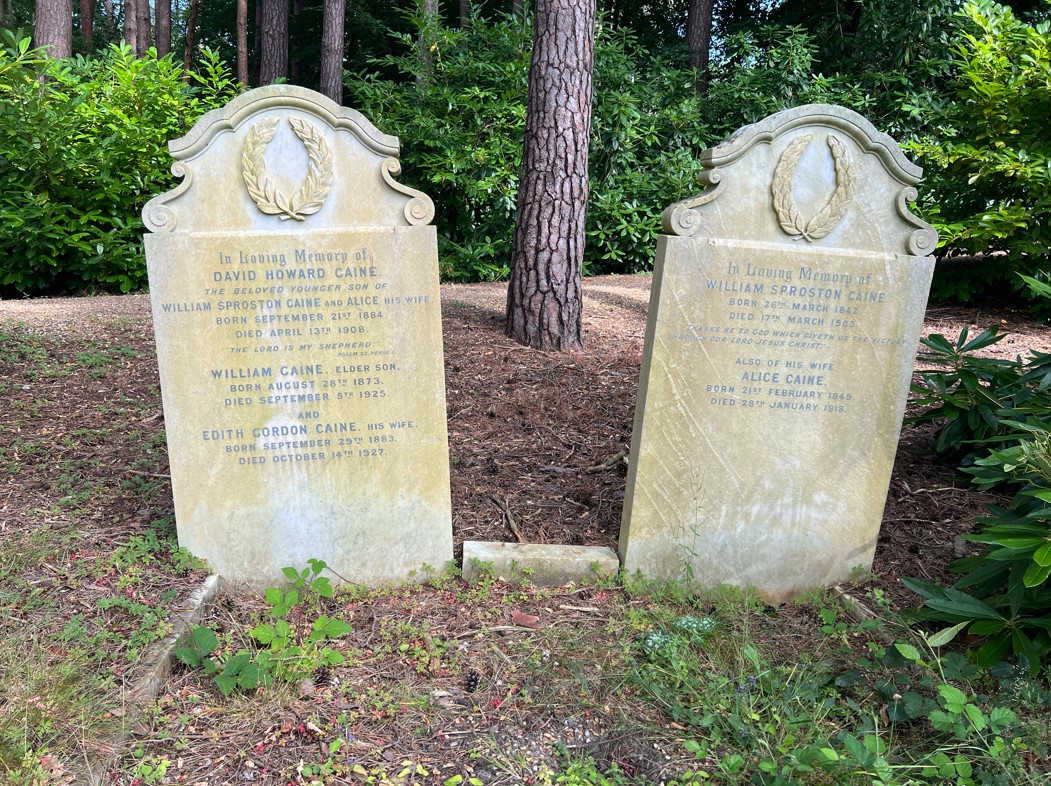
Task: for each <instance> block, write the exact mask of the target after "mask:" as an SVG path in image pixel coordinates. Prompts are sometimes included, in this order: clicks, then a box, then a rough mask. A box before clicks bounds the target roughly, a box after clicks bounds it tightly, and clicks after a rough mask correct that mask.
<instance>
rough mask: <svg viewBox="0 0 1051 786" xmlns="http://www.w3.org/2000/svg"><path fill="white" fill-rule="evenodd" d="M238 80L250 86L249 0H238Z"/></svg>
mask: <svg viewBox="0 0 1051 786" xmlns="http://www.w3.org/2000/svg"><path fill="white" fill-rule="evenodd" d="M237 81H238V82H240V83H241V84H242V85H244V86H245V87H248V0H237Z"/></svg>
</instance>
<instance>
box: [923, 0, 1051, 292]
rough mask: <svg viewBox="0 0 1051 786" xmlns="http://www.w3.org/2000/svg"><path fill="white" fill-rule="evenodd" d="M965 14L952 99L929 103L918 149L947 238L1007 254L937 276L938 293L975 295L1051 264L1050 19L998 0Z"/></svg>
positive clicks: (951, 243)
mask: <svg viewBox="0 0 1051 786" xmlns="http://www.w3.org/2000/svg"><path fill="white" fill-rule="evenodd" d="M961 15H962V17H963V18H962V20H961V24H962V29H961V31H960V33H959V34H958V35H957V36H956V42H955V43H954V44H953V46H952V49H951V51H952V53H953V56H954V59H953V65H954V70H955V78H954V80H953V82H952V84H951V87H950V91H951V92H950V95H951V99H952V100H949V101H942V102H941V103H940V104H938V105H932V106H930V107H928V109H927V110H926V111H925V122H926V125H927V133H926V134H925V135H924V137H923V138H921V139H920V140H919V141H917V142H916V143H915V144H913V145H912V146H911V147H912V150H913V152H915V153H917V154H918V155H919V156H920V158H921V159H922V163H923V164H924V165H925V167H926V168H927V174H926V188H925V196H924V198H925V204H926V206H927V208H926V214H927V218H928V220H930V221H931V222H932V223H933V224H934V225H935V226H936V227H937V229H938V232H939V235H940V237H941V243H942V245H943V246H944V247H945V248H948V249H952V250H957V251H963V252H968V253H972V254H975V253H985V252H987V251H1002V252H1005V254H1006V259H996V260H995V261H994V262H992V263H990V264H984V265H982V264H978V265H975V266H973V267H968V268H966V269H960V268H958V267H954V270H953V272H952V275H949V276H946V275H936V278H935V287H934V291H933V295H934V296H935V297H936V298H942V299H957V300H962V301H965V302H967V301H970V300H973V299H974V298H975V297H977V296H979V295H980V294H982V293H984V292H987V291H992V290H993V289H994V288H997V287H998V288H1004V287H1009V288H1013V289H1016V290H1018V289H1021V287H1020V285H1019V284H1018V280H1017V278H1016V277H1015V276H1014V275H1013V273H1014V272H1015V271H1021V272H1028V273H1036V272H1037V271H1040V270H1042V269H1043V268H1046V266H1047V258H1048V255H1049V253H1051V125H1049V124H1048V117H1051V24H1049V23H1048V22H1043V23H1041V24H1039V25H1037V26H1035V27H1034V26H1030V25H1026V24H1023V23H1022V22H1020V21H1019V20H1018V19H1017V18H1016V17H1015V16H1014V14H1013V13H1012V12H1011V10H1010V9H1009V8H1006V7H1004V6H1001V5H998V4H997V3H994V2H991V0H976V1H975V2H969V3H967V4H966V5H965V6H964V8H963V9H962V11H961Z"/></svg>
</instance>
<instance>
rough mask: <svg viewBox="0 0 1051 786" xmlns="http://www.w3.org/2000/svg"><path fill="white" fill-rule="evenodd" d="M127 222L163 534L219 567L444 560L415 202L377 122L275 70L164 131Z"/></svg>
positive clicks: (428, 230) (347, 573)
mask: <svg viewBox="0 0 1051 786" xmlns="http://www.w3.org/2000/svg"><path fill="white" fill-rule="evenodd" d="M169 148H170V150H171V153H172V156H173V157H174V158H175V160H176V163H175V164H174V165H173V167H172V171H173V172H174V173H175V174H176V175H179V176H181V177H182V178H183V181H182V183H181V184H180V185H179V186H178V187H177V188H176V189H174V190H173V191H170V192H168V193H167V194H164V195H162V196H159V197H157V198H155V199H153V200H152V201H150V202H149V203H148V204H147V205H146V208H145V210H144V211H143V220H144V222H145V224H146V227H147V228H148V229H149V230H151V232H152V234H147V235H146V238H145V243H146V257H147V263H148V267H149V280H150V299H151V301H152V306H153V320H154V330H155V333H156V337H157V356H158V362H159V365H160V376H161V392H162V396H163V401H164V417H165V427H166V430H167V436H168V451H169V458H170V463H171V476H172V486H173V490H174V494H175V517H176V525H177V529H178V533H179V542H180V543H181V544H182V545H184V546H186V547H187V548H188V549H189V550H190V551H191V552H192V553H193V554H195V555H197V556H199V557H202V558H205V559H207V560H208V562H209V563H210V565H211V566H212V568H213V569H214V570H216V571H217V572H218V573H219V574H220V575H221V576H222V577H223V578H224V579H226V580H228V581H230V582H233V583H247V584H249V585H252V586H257V587H258V586H265V585H267V584H271V583H273V582H275V581H279V580H280V579H281V568H282V567H284V566H289V565H291V566H296V567H302V566H303V565H304V564H305V563H306V561H307V560H308V559H311V558H317V559H323V560H325V561H326V562H327V563H328V564H329V566H330V567H331V568H332V569H333V570H334V571H335V573H336V574H337V575H338V576H339V577H340V578H342V579H346V580H348V581H355V582H363V583H366V584H379V583H386V582H392V581H400V580H406V579H409V578H411V574H413V572H414V571H416V573H415V576H416V577H417V578H422V577H423V575H424V574H423V573H422V572H420V570H421V568H423V566H424V565H429V566H431V567H432V568H434V569H435V570H440V569H441V568H442V567H443V566H444V564H445V563H446V562H447V561H448V560H450V559H451V558H452V525H451V515H450V493H449V462H448V442H447V432H446V422H445V386H444V373H443V362H442V334H441V313H440V302H439V292H438V257H437V238H436V234H435V230H434V227H432V226H429V225H428V223H429V222H430V220H431V218H432V217H433V215H434V207H433V204H432V203H431V200H430V199H429V198H428V197H427V196H426V195H425V194H422V193H420V192H419V191H414V190H413V189H411V188H407V187H406V186H404V185H401V184H399V183H397V182H396V181H395V180H394V177H395V176H396V175H398V174H399V172H400V166H399V163H398V158H397V156H398V139H397V138H396V137H392V136H388V135H386V134H383V133H381V132H380V131H378V130H377V129H376V128H375V126H373V125H372V123H370V122H369V121H368V120H367V119H366V118H365V117H363V116H362V115H361V114H359V113H358V112H355V111H353V110H350V109H345V108H343V107H341V106H339V105H337V104H335V103H334V102H332V101H330V100H329V99H327V98H325V97H323V96H321V95H319V94H317V93H314V92H312V91H309V90H306V89H303V88H300V87H294V86H289V85H281V86H274V87H265V88H260V89H258V90H253V91H251V92H249V93H246V94H244V95H242V96H240V97H238V98H236V99H234V100H233V101H232V102H230V104H228V105H227V106H226V107H224V108H222V109H219V110H215V111H212V112H209V113H208V114H207V115H205V116H204V117H203V118H201V120H200V121H199V122H198V123H197V124H196V125H195V126H194V127H193V129H192V130H191V131H190V132H189V133H188V134H187V135H186V136H184V137H182V138H181V139H177V140H175V141H173V142H171V143H170V145H169Z"/></svg>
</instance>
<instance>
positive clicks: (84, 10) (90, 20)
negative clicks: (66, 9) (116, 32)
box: [0, 0, 95, 54]
mask: <svg viewBox="0 0 1051 786" xmlns="http://www.w3.org/2000/svg"><path fill="white" fill-rule="evenodd" d="M2 9H3V0H0V10H2ZM0 21H2V20H0ZM80 37H81V38H82V39H84V50H85V51H86V52H87V53H88V54H91V52H92V50H93V49H94V48H95V0H80Z"/></svg>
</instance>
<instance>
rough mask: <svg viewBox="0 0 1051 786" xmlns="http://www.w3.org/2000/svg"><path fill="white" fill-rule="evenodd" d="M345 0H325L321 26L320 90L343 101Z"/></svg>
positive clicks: (333, 98) (339, 101)
mask: <svg viewBox="0 0 1051 786" xmlns="http://www.w3.org/2000/svg"><path fill="white" fill-rule="evenodd" d="M346 12H347V0H325V5H324V12H323V13H324V17H323V19H322V26H321V92H322V93H323V94H324V95H326V96H328V97H329V98H331V99H332V100H333V101H335V102H336V103H337V104H342V103H343V20H344V17H345V16H346Z"/></svg>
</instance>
